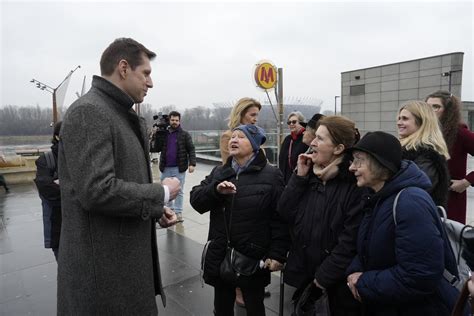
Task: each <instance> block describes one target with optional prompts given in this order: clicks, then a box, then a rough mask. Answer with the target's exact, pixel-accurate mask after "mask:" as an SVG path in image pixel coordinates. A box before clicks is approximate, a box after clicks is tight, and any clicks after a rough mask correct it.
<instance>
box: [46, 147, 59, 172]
mask: <svg viewBox="0 0 474 316" xmlns="http://www.w3.org/2000/svg"><path fill="white" fill-rule="evenodd" d="M44 158H46V166H47V167H48V169H49V170H50V171H51V172H52V173H53V178H54V179H57V178H58V170H57V168H56V157H54V154H53V152H52V151H51V150H50V151H47V152H45V153H44Z"/></svg>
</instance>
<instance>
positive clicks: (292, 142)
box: [278, 111, 308, 183]
mask: <svg viewBox="0 0 474 316" xmlns="http://www.w3.org/2000/svg"><path fill="white" fill-rule="evenodd" d="M304 121H305V118H304V116H303V114H302V113H301V112H299V111H295V112H291V113H290V114H289V115H288V121H287V122H286V123H287V124H288V128H289V129H290V135H288V136H286V137H285V139H284V140H283V143H282V144H281V149H280V155H279V157H278V161H279V163H278V167H279V168H280V170H281V172H282V173H283V179H284V180H285V183H288V181H289V180H290V177H291V174H292V173H293V171H294V170H295V168H296V162H297V160H298V155H299V154H302V153H304V152H306V151H307V150H308V145H306V144H305V143H303V134H304V131H305V127H306V123H305V122H304Z"/></svg>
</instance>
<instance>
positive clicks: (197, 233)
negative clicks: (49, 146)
mask: <svg viewBox="0 0 474 316" xmlns="http://www.w3.org/2000/svg"><path fill="white" fill-rule="evenodd" d="M156 167H157V166H155V165H154V166H153V170H154V174H155V175H156V176H155V179H157V178H158V171H157V168H156ZM212 168H213V166H212V165H206V164H202V163H200V164H198V167H197V168H196V171H195V172H194V173H193V174H189V173H187V174H186V184H185V203H184V211H183V218H184V222H183V223H182V224H178V225H176V226H175V227H173V228H169V229H157V235H158V249H159V255H160V264H161V273H162V276H163V285H164V286H165V291H166V295H167V306H166V309H164V308H163V305H162V303H161V298H160V297H159V296H158V297H157V305H158V308H159V314H160V315H171V316H175V315H176V316H178V315H179V316H186V315H213V312H212V311H213V297H214V291H213V288H212V287H210V286H208V285H204V287H203V286H202V284H201V279H200V273H199V272H200V262H201V252H202V249H203V245H204V243H205V242H206V240H207V231H208V224H209V215H207V214H205V215H201V214H199V213H197V212H196V211H194V210H193V209H192V208H191V206H190V205H189V191H190V190H191V188H192V187H193V186H194V185H197V184H199V182H200V181H201V180H202V179H204V177H205V176H206V175H207V174H209V173H210V171H211V170H212ZM56 273H57V264H56V261H55V259H54V255H53V252H52V251H51V249H45V248H44V247H43V224H42V210H41V201H40V199H39V197H38V193H37V190H36V187H35V186H34V184H33V183H31V184H25V185H11V186H10V193H8V194H5V193H4V192H3V189H2V188H0V315H2V316H3V315H5V316H6V315H15V316H21V315H38V316H43V315H44V316H50V315H55V314H56ZM268 289H269V290H270V292H271V293H272V295H271V296H270V297H269V298H266V299H265V305H266V308H267V312H266V314H267V315H270V316H271V315H278V303H279V277H278V274H275V275H273V276H272V284H271V285H270V286H269V287H268ZM286 290H287V292H288V293H286V294H285V298H286V301H287V304H286V307H287V311H286V312H285V315H290V312H289V306H290V304H289V298H290V297H291V294H292V293H291V290H290V289H288V288H287V289H286ZM236 315H245V312H244V311H243V310H242V309H241V308H240V307H236Z"/></svg>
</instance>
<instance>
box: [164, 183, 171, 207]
mask: <svg viewBox="0 0 474 316" xmlns="http://www.w3.org/2000/svg"><path fill="white" fill-rule="evenodd" d="M163 189H164V190H165V200H164V202H165V204H166V203H168V202H169V201H170V189H169V188H168V186H167V185H163Z"/></svg>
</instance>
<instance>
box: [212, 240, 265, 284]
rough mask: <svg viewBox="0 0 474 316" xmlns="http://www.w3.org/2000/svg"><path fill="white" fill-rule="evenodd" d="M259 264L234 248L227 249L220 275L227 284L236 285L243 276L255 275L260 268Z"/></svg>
mask: <svg viewBox="0 0 474 316" xmlns="http://www.w3.org/2000/svg"><path fill="white" fill-rule="evenodd" d="M259 264H260V262H259V260H257V259H253V258H250V257H248V256H246V255H244V254H242V253H241V252H238V251H237V250H235V249H234V248H231V247H227V249H226V254H225V257H224V261H222V263H221V265H220V269H219V274H220V277H221V278H222V279H223V280H224V281H225V282H227V283H230V284H233V285H236V284H237V281H238V279H239V277H240V276H241V275H243V276H251V275H253V274H254V273H255V272H256V271H257V269H258V268H259Z"/></svg>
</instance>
